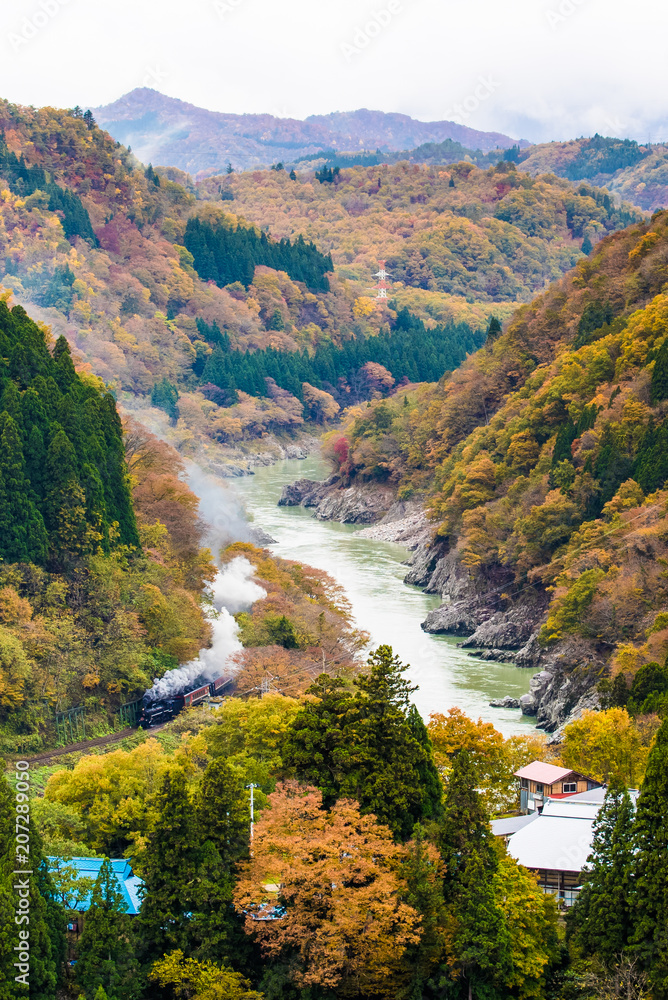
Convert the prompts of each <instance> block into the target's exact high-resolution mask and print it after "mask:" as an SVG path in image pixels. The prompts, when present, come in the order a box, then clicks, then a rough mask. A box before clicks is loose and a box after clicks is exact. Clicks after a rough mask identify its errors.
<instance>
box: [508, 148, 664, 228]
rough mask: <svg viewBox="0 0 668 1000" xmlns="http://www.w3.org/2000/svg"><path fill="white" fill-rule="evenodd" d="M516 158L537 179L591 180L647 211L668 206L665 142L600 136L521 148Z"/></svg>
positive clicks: (519, 164) (521, 167)
mask: <svg viewBox="0 0 668 1000" xmlns="http://www.w3.org/2000/svg"><path fill="white" fill-rule="evenodd" d="M516 160H517V163H518V166H519V167H520V169H521V170H526V171H527V173H529V174H531V175H532V176H536V175H538V174H544V173H554V174H556V175H557V176H558V177H565V178H567V179H568V180H571V181H582V180H585V181H589V183H591V184H596V185H598V186H600V187H606V188H608V190H609V191H610V192H612V193H614V194H616V195H618V196H619V197H620V198H623V199H624V201H628V202H630V203H631V204H632V205H636V206H637V207H638V208H641V209H643V210H644V211H646V212H647V211H649V212H651V211H654V210H655V209H657V208H665V207H666V205H668V147H667V146H666V145H665V143H655V144H647V145H641V144H639V143H637V142H635V141H634V140H632V139H612V138H608V137H606V136H602V135H595V136H593V137H591V138H588V139H573V140H571V141H570V142H547V143H542V144H540V145H538V146H532V147H531V148H530V149H525V150H522V151H521V152H520V150H519V149H518V150H516Z"/></svg>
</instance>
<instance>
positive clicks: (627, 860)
mask: <svg viewBox="0 0 668 1000" xmlns="http://www.w3.org/2000/svg"><path fill="white" fill-rule="evenodd" d="M632 832H633V805H632V803H631V798H630V796H629V793H628V792H627V790H626V788H625V787H624V785H623V784H622V782H621V781H620V780H619V779H617V778H613V779H612V781H611V782H610V787H609V788H608V791H607V794H606V796H605V802H604V804H603V808H602V809H601V811H600V812H599V814H598V816H597V817H596V820H595V822H594V842H593V848H592V853H591V855H590V857H589V858H588V867H587V872H586V875H585V877H584V880H583V887H582V890H581V892H580V894H579V896H578V899H577V902H576V904H575V906H574V907H573V909H572V911H571V913H570V914H569V929H570V933H571V934H572V936H573V938H574V940H575V941H576V943H577V944H578V945H579V947H580V948H581V949H582V951H583V952H584V954H586V955H597V956H598V957H599V958H600V959H601V960H602V961H603V962H604V963H605V964H606V965H607V966H611V965H613V964H614V962H615V960H616V959H618V957H619V956H620V955H621V953H622V952H623V950H624V949H625V948H626V945H627V943H628V940H629V934H630V932H631V911H630V906H629V895H630V888H631V886H630V881H629V879H630V874H631V867H632V863H633V840H632Z"/></svg>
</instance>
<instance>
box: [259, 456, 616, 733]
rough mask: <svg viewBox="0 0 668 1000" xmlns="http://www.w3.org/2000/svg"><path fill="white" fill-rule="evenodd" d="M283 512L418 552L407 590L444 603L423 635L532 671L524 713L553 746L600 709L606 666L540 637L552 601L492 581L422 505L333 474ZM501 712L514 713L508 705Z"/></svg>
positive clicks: (290, 489)
mask: <svg viewBox="0 0 668 1000" xmlns="http://www.w3.org/2000/svg"><path fill="white" fill-rule="evenodd" d="M279 505H281V506H302V507H306V508H309V509H312V510H313V514H314V516H315V517H317V518H318V519H320V520H323V521H341V522H342V523H345V524H363V525H366V526H367V527H365V528H363V529H362V531H361V532H360V534H361V535H363V536H364V537H365V538H372V539H376V540H379V541H388V542H397V543H400V544H402V545H405V546H406V548H408V549H410V550H411V553H412V554H411V556H410V558H409V560H408V562H407V566H408V571H407V574H406V583H408V584H412V585H414V586H418V587H421V588H422V589H423V590H425V591H427V592H428V593H431V594H438V595H439V596H440V597H441V598H442V601H443V603H442V604H441V605H440V606H439V607H438V608H436V609H435V610H434V611H432V612H430V613H429V614H428V615H427V618H426V619H425V621H424V623H423V625H422V628H423V629H424V631H425V632H429V633H432V634H448V635H455V636H459V637H461V639H462V642H461V646H462V647H463V648H465V649H468V650H470V651H471V655H472V656H475V657H478V658H480V659H483V660H492V661H501V662H508V661H513V662H515V663H516V664H517V666H518V667H522V668H526V669H531V670H533V671H534V674H533V676H532V678H531V683H530V690H529V692H528V693H527V694H526V695H523V697H522V698H520V699H519V702H518V705H517V707H518V708H519V709H520V710H521V711H522V712H524V714H525V715H530V716H535V718H536V724H537V725H538V726H539V727H540V728H541V729H544V730H546V731H547V732H549V733H552V734H553V739H557V738H558V737H559V734H560V731H561V729H562V728H563V726H564V725H565V724H566V723H567V722H568V721H569V720H570V719H571V718H574V717H577V716H578V715H579V714H581V712H582V711H583V710H584V709H585V708H591V707H594V706H595V705H596V704H597V694H596V682H597V680H598V676H599V673H600V670H601V668H602V666H603V664H602V662H599V660H598V659H597V657H596V655H595V653H594V652H593V651H587V650H585V651H584V653H583V646H582V641H581V640H579V641H578V642H577V643H573V644H572V645H573V648H571V647H570V646H569V644H568V643H560V644H559V646H558V647H557V648H556V649H551V650H549V651H547V650H545V649H544V648H543V647H542V646H541V645H540V643H539V642H538V633H539V631H540V628H541V626H542V625H543V623H544V621H545V616H546V613H547V608H548V604H549V596H548V595H547V594H546V593H545V591H544V590H543V589H542V588H540V587H536V586H530V585H527V586H525V587H523V588H520V589H519V590H518V588H517V585H516V584H515V582H514V580H513V578H512V576H511V575H510V574H509V573H507V572H504V571H501V570H499V571H498V572H497V573H490V574H488V575H487V576H486V577H485V579H484V581H481V579H480V578H479V577H478V576H476V575H473V574H472V573H471V572H470V571H469V570H468V569H467V568H466V567H465V566H464V565H463V564H462V562H461V559H460V556H459V553H458V552H457V551H456V550H455V551H450V550H449V549H448V546H447V544H446V542H444V541H443V540H441V539H439V538H437V537H435V535H434V528H433V525H431V524H430V522H429V521H428V520H427V518H426V515H425V512H424V507H423V504H422V502H421V501H420V500H419V499H410V500H403V501H401V500H397V498H396V495H395V492H394V490H393V489H392V488H391V487H389V486H385V485H378V484H355V485H352V486H351V485H349V484H347V483H346V482H344V481H343V480H342V479H341V478H340V477H339V476H336V475H333V476H330V478H329V479H327V480H325V481H324V482H317V481H315V480H312V479H299V480H297V481H296V482H294V483H291V484H290V485H289V486H286V487H284V489H283V494H282V496H281V499H280V501H279ZM500 702H502V703H501V704H499V706H498V707H500V708H502V707H506V708H507V707H510V706H509V705H508V704H507V703H503V702H504V700H503V699H500Z"/></svg>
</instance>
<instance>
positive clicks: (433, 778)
mask: <svg viewBox="0 0 668 1000" xmlns="http://www.w3.org/2000/svg"><path fill="white" fill-rule="evenodd" d="M408 727H409V729H410V731H411V735H412V736H413V739H414V740H416V742H417V743H419V744H420V746H421V747H422V749H423V751H424V756H423V758H422V760H421V761H420V762H419V763H418V768H417V771H418V776H419V782H420V788H421V789H422V792H423V806H422V816H423V818H424V819H425V820H434V819H439V818H440V817H441V816H442V815H443V803H442V800H443V786H442V785H441V778H440V776H439V773H438V768H437V767H436V764H435V763H434V748H433V746H432V743H431V739H430V738H429V731H428V729H427V727H426V726H425V724H424V722H423V720H422V716H421V715H420V713H419V712H418V710H417V708H416V707H415V705H411V706H410V708H409V709H408Z"/></svg>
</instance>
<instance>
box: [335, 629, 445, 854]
mask: <svg viewBox="0 0 668 1000" xmlns="http://www.w3.org/2000/svg"><path fill="white" fill-rule="evenodd" d="M367 662H368V666H369V668H370V669H369V671H368V673H366V674H362V675H360V676H359V677H358V678H357V679H356V681H355V684H356V686H357V688H358V694H357V695H356V696H355V699H354V708H353V712H352V713H351V715H350V717H349V719H348V722H347V726H346V730H345V741H346V743H347V744H348V746H349V748H350V750H349V753H350V770H349V771H348V773H347V774H346V776H345V778H344V780H343V781H342V782H341V790H340V791H341V795H342V796H345V797H350V798H354V799H356V800H357V801H358V802H359V804H360V807H361V809H362V812H370V813H374V814H375V815H376V816H377V817H378V819H379V820H380V821H381V823H386V824H387V825H388V826H389V827H390V829H391V830H392V831H393V833H394V834H395V836H396V837H398V838H399V839H402V840H406V839H407V838H408V837H410V835H411V833H412V831H413V827H414V826H415V824H416V823H418V822H420V821H421V820H423V819H425V818H427V816H430V815H432V814H433V811H434V810H435V809H437V808H438V804H437V802H435V801H434V785H433V776H434V773H435V766H434V763H433V758H431V756H430V754H429V749H430V748H429V747H427V746H425V745H421V743H420V742H418V739H416V737H415V735H414V733H413V731H412V729H411V725H410V723H409V720H408V714H409V709H410V700H409V699H410V696H411V694H412V693H413V692H414V691H415V690H416V688H415V687H414V686H412V685H411V684H409V682H408V681H407V680H406V679H405V677H404V673H405V671H406V669H407V667H406V665H404V664H403V663H402V662H401V660H400V659H399V657H398V656H395V655H394V652H393V650H392V648H391V646H379V647H378V649H376V650H375V651H374V652H373V653H372V654H371V655H370V656H369V659H368V661H367ZM423 776H428V785H427V786H426V787H425V786H424V785H423V783H422V777H423Z"/></svg>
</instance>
